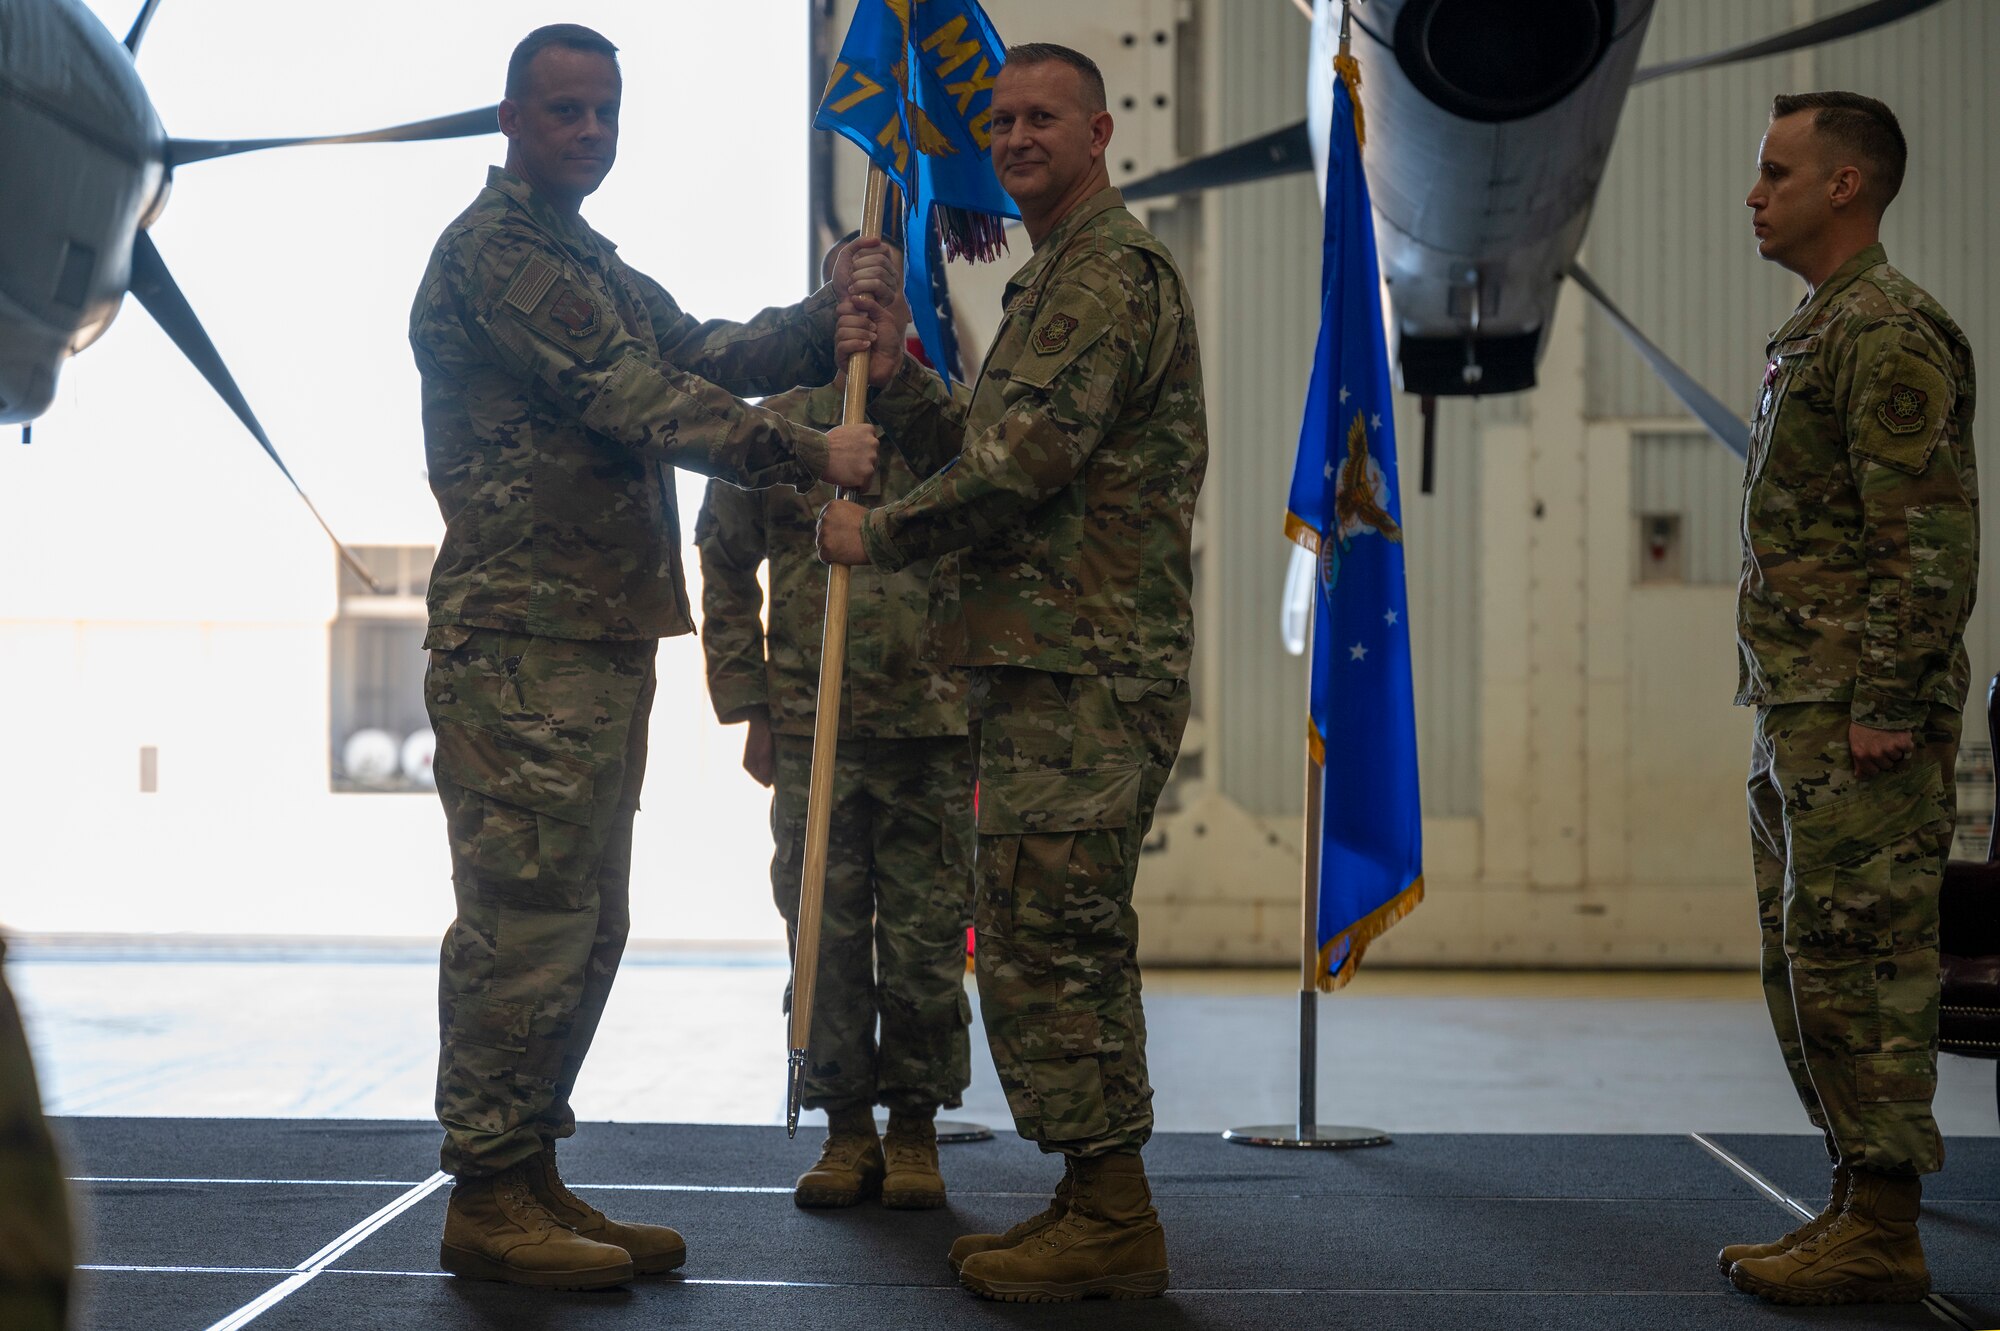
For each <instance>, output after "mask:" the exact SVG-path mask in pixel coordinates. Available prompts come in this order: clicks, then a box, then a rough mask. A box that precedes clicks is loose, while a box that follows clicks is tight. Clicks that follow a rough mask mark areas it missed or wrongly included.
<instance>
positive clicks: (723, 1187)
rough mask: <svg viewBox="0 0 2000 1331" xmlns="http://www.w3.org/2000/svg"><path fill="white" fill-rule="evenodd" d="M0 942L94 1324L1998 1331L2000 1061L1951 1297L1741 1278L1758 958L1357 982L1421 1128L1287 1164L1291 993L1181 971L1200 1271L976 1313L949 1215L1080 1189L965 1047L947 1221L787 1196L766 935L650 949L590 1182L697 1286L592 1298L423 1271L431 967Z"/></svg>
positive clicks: (1940, 1238)
mask: <svg viewBox="0 0 2000 1331" xmlns="http://www.w3.org/2000/svg"><path fill="white" fill-rule="evenodd" d="M9 963H10V964H9V974H10V979H11V982H12V983H13V985H14V987H15V990H16V993H17V994H18V996H19V997H20V1000H21V1002H22V1006H23V1008H24V1011H25V1015H26V1017H27V1019H28V1021H29V1023H30V1032H31V1038H32V1039H33V1041H34V1044H35V1047H36V1053H37V1057H38V1060H39V1064H40V1067H41V1071H42V1077H43V1089H44V1097H45V1099H46V1101H47V1104H48V1107H49V1109H50V1111H51V1113H52V1115H54V1116H55V1117H56V1122H57V1129H58V1131H59V1133H60V1134H61V1136H62V1138H63V1140H64V1142H65V1144H66V1146H67V1149H68V1161H67V1163H68V1166H69V1172H70V1173H71V1174H72V1175H73V1176H74V1177H75V1178H76V1180H77V1182H76V1184H75V1187H76V1190H77V1194H78V1202H79V1210H80V1212H81V1215H82V1220H81V1224H80V1228H81V1229H82V1231H83V1240H82V1252H81V1256H80V1261H81V1263H82V1264H83V1266H84V1268H85V1270H84V1273H83V1277H82V1280H83V1285H82V1295H81V1307H80V1309H79V1315H78V1317H77V1319H76V1325H77V1326H79V1327H89V1328H93V1331H96V1329H99V1328H102V1329H104V1331H113V1329H116V1328H127V1327H130V1328H140V1327H144V1328H148V1331H151V1329H152V1328H157V1327H180V1326H186V1327H189V1328H192V1329H194V1331H201V1329H202V1328H208V1329H209V1331H221V1328H237V1327H245V1326H255V1327H257V1328H259V1331H265V1329H266V1328H273V1329H274V1328H282V1327H336V1326H337V1327H341V1328H344V1329H345V1328H357V1327H362V1328H366V1327H384V1328H388V1327H397V1328H402V1327H409V1326H418V1325H427V1326H432V1327H437V1328H456V1327H501V1326H509V1327H511V1326H523V1327H542V1326H555V1325H558V1324H560V1325H562V1326H564V1327H577V1328H590V1327H596V1326H605V1327H617V1326H628V1325H633V1326H636V1325H645V1326H649V1327H650V1326H660V1325H670V1326H724V1325H731V1326H739V1327H761V1326H779V1325H811V1326H813V1327H814V1328H816V1331H837V1329H838V1328H847V1327H855V1328H860V1327H867V1328H871V1331H872V1329H875V1328H882V1327H899V1326H914V1325H918V1324H921V1323H927V1322H932V1321H935V1320H936V1319H938V1318H951V1319H954V1320H956V1321H959V1322H961V1323H964V1324H968V1325H982V1326H983V1325H989V1324H990V1325H994V1326H1003V1325H1004V1326H1013V1325H1018V1324H1020V1323H1021V1322H1022V1321H1023V1320H1025V1319H1027V1318H1028V1317H1030V1316H1032V1317H1033V1319H1034V1320H1035V1321H1036V1322H1038V1323H1043V1324H1048V1325H1057V1326H1083V1325H1088V1326H1092V1327H1113V1328H1115V1327H1126V1326H1130V1327H1149V1328H1150V1327H1186V1328H1217V1329H1225V1328H1239V1327H1242V1328H1249V1327H1276V1326H1284V1327H1302V1328H1313V1327H1350V1326H1351V1327H1383V1328H1397V1327H1433V1326H1440V1325H1477V1326H1482V1327H1524V1328H1525V1327H1534V1328H1537V1329H1538V1331H1547V1329H1548V1328H1560V1327H1591V1328H1600V1327H1635V1328H1636V1327H1645V1328H1680V1327H1688V1328H1694V1327H1739V1326H1741V1327H1761V1326H1773V1327H1776V1326H1814V1327H1819V1326H1841V1327H1847V1326H1854V1327H1864V1326H1866V1327H1875V1326H1881V1327H1924V1326H1940V1325H1942V1326H1957V1327H1964V1328H1975V1327H1992V1326H2000V1118H1996V1113H1995V1105H1994V1090H1993V1077H1992V1066H1991V1065H1990V1064H1987V1063H1980V1062H1974V1061H1971V1060H1965V1059H1959V1058H1954V1057H1950V1056H1947V1057H1945V1058H1944V1059H1943V1060H1942V1068H1941V1086H1940V1092H1939V1098H1938V1117H1939V1121H1940V1123H1941V1125H1942V1126H1943V1128H1944V1130H1945V1133H1946V1135H1947V1138H1948V1143H1949V1144H1948V1153H1947V1166H1946V1169H1945V1172H1944V1173H1943V1174H1942V1175H1939V1176H1938V1177H1937V1178H1936V1179H1934V1180H1932V1186H1931V1187H1930V1188H1929V1189H1928V1191H1927V1195H1926V1215H1927V1223H1926V1227H1925V1239H1926V1243H1927V1247H1928V1250H1929V1253H1930V1259H1931V1265H1932V1270H1933V1275H1934V1278H1935V1281H1936V1288H1937V1289H1938V1291H1939V1295H1938V1296H1937V1297H1934V1299H1933V1300H1932V1302H1931V1303H1930V1304H1927V1305H1915V1306H1911V1307H1905V1308H1893V1309H1884V1308H1877V1309H1845V1310H1840V1309H1836V1310H1781V1309H1774V1308H1770V1307H1767V1306H1764V1305H1761V1304H1757V1303H1755V1302H1753V1301H1751V1300H1749V1299H1746V1298H1744V1297H1743V1296H1741V1295H1737V1294H1735V1293H1734V1292H1733V1291H1732V1290H1730V1289H1729V1288H1728V1286H1727V1285H1726V1284H1725V1283H1724V1282H1723V1281H1721V1280H1720V1279H1719V1278H1718V1277H1717V1275H1716V1273H1715V1268H1714V1263H1713V1254H1714V1250H1715V1248H1716V1247H1718V1246H1719V1245H1720V1244H1722V1243H1724V1242H1729V1241H1735V1240H1739V1239H1743V1238H1745V1237H1768V1236H1770V1235H1775V1234H1776V1233H1778V1232H1780V1231H1781V1230H1784V1229H1787V1228H1789V1227H1790V1226H1791V1225H1792V1223H1794V1221H1795V1218H1796V1209H1797V1207H1799V1206H1805V1207H1807V1208H1808V1209H1812V1208H1816V1207H1817V1205H1818V1203H1819V1201H1820V1200H1821V1199H1822V1197H1823V1195H1824V1190H1825V1189H1824V1167H1823V1160H1822V1158H1821V1154H1820V1151H1819V1148H1818V1146H1817V1143H1816V1142H1815V1141H1814V1139H1812V1138H1811V1137H1808V1136H1805V1135H1803V1134H1802V1133H1800V1131H1799V1129H1800V1128H1801V1127H1802V1126H1803V1124H1802V1121H1801V1119H1800V1115H1799V1111H1798V1109H1797V1107H1796V1102H1795V1101H1794V1100H1793V1098H1792V1094H1791V1091H1790V1087H1789V1084H1788V1083H1787V1082H1786V1080H1785V1077H1784V1074H1783V1071H1782V1069H1781V1068H1780V1067H1779V1066H1778V1061H1777V1054H1776V1049H1775V1047H1774V1046H1773V1044H1772V1042H1771V1038H1770V1034H1769V1031H1768V1028H1767V1027H1766V1025H1765V1017H1764V1013H1763V1007H1762V1001H1761V998H1760V997H1759V994H1758V991H1757V987H1756V982H1755V979H1754V977H1752V976H1749V975H1744V974H1701V973H1679V974H1662V973H1611V974H1605V973H1523V972H1512V973H1478V974H1474V973H1450V972H1411V971H1390V970H1375V971H1372V972H1364V973H1363V975H1362V976H1361V977H1360V979H1359V980H1358V981H1357V982H1356V983H1355V984H1354V985H1353V986H1352V987H1350V988H1349V989H1348V990H1346V991H1344V992H1343V993H1342V994H1340V995H1337V996H1335V997H1332V998H1329V999H1325V1000H1322V1005H1321V1030H1322V1035H1321V1048H1320V1074H1319V1076H1320V1088H1321V1089H1320V1107H1321V1114H1320V1117H1321V1119H1322V1121H1330V1122H1342V1123H1355V1124H1365V1125H1368V1126H1372V1127H1378V1128H1382V1129H1385V1130H1387V1131H1388V1132H1390V1133H1391V1134H1393V1135H1394V1137H1395V1141H1394V1144H1393V1145H1391V1146H1389V1147H1386V1148H1383V1149H1377V1150H1365V1151H1349V1152H1298V1151H1275V1150H1263V1149H1258V1148H1254V1147H1244V1146H1239V1145H1233V1144H1229V1143H1225V1142H1223V1141H1222V1140H1221V1139H1220V1137H1219V1136H1218V1135H1217V1134H1218V1132H1219V1130H1220V1129H1222V1128H1225V1127H1229V1126H1232V1125H1238V1124H1244V1123H1267V1122H1276V1121H1282V1120H1284V1119H1286V1118H1288V1117H1289V1116H1290V1115H1291V1113H1292V1111H1293V1108H1294V1105H1295V1080H1294V1079H1295V1075H1296V1060H1297V1049H1296V1032H1297V1025H1296V1002H1297V1000H1296V996H1295V985H1296V979H1295V978H1294V977H1292V976H1289V975H1286V974H1283V973H1277V972H1261V971H1258V972H1251V971H1168V970H1162V971H1157V972H1154V973H1152V974H1150V975H1149V976H1148V990H1147V998H1148V1017H1149V1026H1150V1028H1151V1039H1150V1045H1151V1050H1152V1066H1153V1077H1154V1082H1155V1088H1156V1102H1155V1108H1156V1112H1157V1114H1158V1119H1159V1129H1160V1133H1161V1135H1160V1137H1159V1138H1158V1139H1156V1141H1155V1144H1154V1146H1153V1147H1152V1148H1151V1149H1150V1151H1149V1157H1148V1162H1149V1167H1150V1171H1151V1173H1152V1177H1153V1181H1154V1187H1155V1192H1156V1196H1157V1199H1158V1205H1159V1207H1160V1211H1161V1215H1162V1218H1163V1220H1164V1221H1165V1222H1166V1224H1167V1226H1168V1234H1169V1242H1170V1245H1171V1248H1172V1260H1173V1278H1174V1286H1173V1289H1172V1290H1171V1291H1170V1293H1169V1297H1168V1298H1167V1299H1166V1300H1165V1301H1163V1302H1146V1303H1133V1304H1102V1303H1091V1304H1084V1305H1077V1306H1073V1307H1069V1308H1036V1309H1022V1308H1008V1307H1005V1306H1002V1305H988V1304H983V1303H980V1302H978V1301H977V1300H975V1299H973V1298H972V1296H970V1295H968V1294H965V1293H964V1292H963V1291H962V1290H960V1289H959V1288H958V1287H957V1285H956V1284H955V1282H954V1281H953V1280H952V1278H951V1275H950V1272H949V1270H948V1269H947V1268H946V1266H945V1264H944V1261H943V1255H944V1251H945V1248H946V1247H947V1246H948V1245H949V1243H950V1241H951V1239H952V1238H954V1237H955V1236H956V1235H957V1234H959V1233H963V1232H969V1231H972V1230H976V1229H982V1228H992V1227H996V1226H1004V1225H1005V1224H1007V1223H1009V1222H1011V1221H1012V1220H1013V1219H1016V1218H1018V1216H1019V1214H1025V1213H1026V1212H1028V1211H1031V1210H1033V1209H1035V1208H1036V1207H1038V1206H1039V1205H1040V1204H1041V1200H1042V1199H1043V1198H1044V1197H1045V1196H1046V1194H1047V1191H1048V1189H1049V1187H1050V1186H1051V1185H1052V1183H1053V1182H1054V1178H1055V1172H1056V1171H1055V1170H1054V1169H1053V1168H1052V1167H1051V1165H1050V1164H1049V1162H1047V1161H1046V1160H1045V1159H1043V1158H1042V1157H1041V1156H1039V1155H1038V1154H1037V1152H1036V1151H1035V1150H1034V1149H1033V1148H1032V1147H1030V1146H1028V1145H1027V1144H1026V1143H1023V1142H1021V1141H1020V1140H1019V1139H1017V1138H1015V1137H1014V1136H1013V1134H1012V1131H1011V1129H1010V1127H1009V1126H1008V1122H1009V1121H1008V1118H1007V1113H1006V1109H1005V1103H1004V1100H1003V1098H1002V1096H1001V1094H1000V1090H999V1087H998V1085H997V1083H996V1081H995V1079H994V1075H993V1070H992V1065H991V1062H990V1060H989V1059H988V1058H987V1057H986V1056H985V1054H984V1051H983V1048H982V1047H981V1044H980V1042H979V1041H977V1040H975V1042H974V1048H975V1051H976V1052H975V1059H974V1065H975V1072H974V1081H973V1086H972V1088H971V1090H970V1091H969V1092H968V1094H967V1097H966V1104H965V1106H964V1108H963V1109H962V1110H959V1111H956V1112H954V1113H951V1114H948V1115H947V1117H948V1118H953V1119H957V1120H961V1121H964V1120H972V1121H978V1122H982V1123H986V1124H989V1125H992V1126H994V1127H995V1128H996V1129H997V1131H996V1134H995V1138H994V1139H993V1140H991V1141H988V1142H979V1143H971V1144H966V1145H962V1146H953V1147H951V1148H950V1149H949V1150H948V1151H947V1152H946V1154H945V1158H944V1165H945V1172H946V1176H947V1181H948V1183H949V1184H950V1185H951V1188H952V1201H951V1205H950V1207H949V1208H948V1209H947V1210H945V1211H941V1212H933V1213H918V1214H908V1213H894V1212H887V1211H883V1210H881V1209H879V1208H877V1207H873V1206H867V1207H863V1208H859V1209H857V1210H855V1211H851V1212H831V1213H828V1212H805V1211H800V1210H797V1209H796V1208H794V1207H793V1206H792V1204H791V1200H790V1196H789V1193H790V1182H791V1179H792V1178H793V1176H794V1175H795V1174H796V1173H797V1172H798V1171H799V1170H801V1169H803V1168H804V1166H805V1165H806V1164H807V1163H808V1162H809V1161H810V1160H811V1158H812V1155H813V1153H814V1150H815V1148H816V1146H817V1142H818V1138H819V1135H820V1133H819V1129H818V1127H817V1125H812V1124H809V1125H802V1126H801V1129H800V1132H799V1136H798V1138H797V1140H795V1141H787V1139H786V1138H785V1135H784V1133H783V1131H782V1130H781V1125H782V1122H783V1093H784V1048H783V1045H784V1034H783V1027H782V1024H781V1022H780V1018H779V1016H778V1010H779V997H780V995H781V994H782V991H783V987H784V981H785V974H786V972H785V968H784V965H783V959H782V958H781V957H779V956H776V955H774V954H770V953H724V952H710V953H696V952H689V951H686V950H684V949H673V950H645V949H641V950H638V951H635V953H634V954H633V955H632V956H631V957H630V958H629V959H628V961H627V964H626V967H625V969H624V971H623V972H622V973H621V976H620V979H619V989H618V992H617V993H616V994H615V995H614V998H613V1001H612V1005H611V1009H610V1011H609V1013H608V1014H607V1018H606V1023H605V1026H604V1029H603V1031H602V1032H601V1034H600V1036H599V1041H598V1045H597V1047H596V1049H595V1051H594V1052H593V1055H592V1059H591V1063H590V1065H589V1066H588V1067H587V1068H586V1070H585V1073H584V1078H583V1082H582V1084H581V1085H580V1086H579V1087H578V1091H577V1103H578V1108H579V1111H580V1112H581V1113H583V1114H584V1115H585V1116H586V1118H587V1119H589V1120H591V1121H588V1122H586V1123H585V1124H584V1125H583V1127H582V1128H581V1130H580V1131H579V1134H578V1137H577V1139H576V1140H575V1141H574V1142H571V1143H568V1144H566V1146H565V1147H564V1158H565V1162H566V1173H568V1174H569V1176H570V1177H571V1179H572V1181H573V1182H575V1183H576V1184H578V1186H579V1190H580V1191H583V1192H585V1194H586V1195H587V1196H589V1197H591V1199H592V1200H594V1201H596V1202H597V1203H598V1204H599V1205H602V1206H605V1207H607V1208H610V1209H614V1210H619V1211H622V1212H625V1213H628V1214H630V1215H632V1216H633V1217H634V1218H639V1219H649V1220H658V1221H663V1222H666V1223H671V1224H674V1225H675V1226H677V1227H679V1228H680V1229H681V1230H682V1231H683V1232H684V1233H686V1234H687V1235H688V1237H689V1245H690V1251H691V1256H690V1260H689V1263H688V1266H687V1267H686V1269H685V1273H684V1276H683V1278H680V1279H676V1280H667V1281H659V1280H655V1281H641V1282H639V1283H637V1284H635V1285H633V1286H632V1287H631V1288H629V1289H628V1290H625V1291H622V1292H618V1293H613V1294H598V1295H584V1294H560V1295H558V1294H538V1293H529V1292H524V1291H516V1290H512V1289H507V1288H502V1287H499V1286H491V1285H478V1284H474V1283H472V1282H465V1281H456V1280H452V1279H450V1278H448V1277H446V1276H444V1275H443V1274H442V1273H441V1272H439V1271H438V1270H437V1266H436V1240H437V1233H438V1229H439V1226H440V1224H441V1218H442V1213H443V1206H444V1197H445V1189H446V1187H447V1186H448V1182H447V1180H445V1179H444V1178H443V1177H442V1176H440V1175H437V1174H435V1172H434V1171H435V1169H436V1130H435V1128H434V1127H433V1126H432V1125H430V1124H429V1123H428V1122H427V1121H426V1120H427V1119H428V1115H429V1111H430V1077H431V1072H432V1068H433V1066H434V1062H433V1060H434V1057H435V1049H434V1044H433V1043H432V1042H433V1041H434V1039H435V1035H434V1030H435V1027H434V1020H435V1018H434V1015H433V1014H434V1013H435V1010H436V1009H435V1003H434V988H433V986H434V982H435V964H436V963H435V959H434V956H433V955H432V954H431V953H430V951H429V950H428V949H427V948H420V947H415V946H410V947H399V946H381V945H370V946H366V947H360V946H357V947H352V948H337V947H328V946H325V945H315V946H312V947H310V948H306V947H300V948H284V947H266V948H261V949H254V950H245V949H244V948H242V947H241V946H230V947H221V946H217V947H212V948H211V947H204V946H201V945H199V944H186V943H181V944H173V945H163V944H160V943H157V942H151V943H147V944H144V945H138V944H121V943H116V942H98V943H90V944H78V943H74V942H66V943H61V944H58V943H55V942H43V943H40V944H38V943H37V942H36V940H33V939H21V940H18V941H17V942H16V943H15V945H14V947H13V949H12V952H11V954H10V957H9ZM1766 1231H1769V1234H1766Z"/></svg>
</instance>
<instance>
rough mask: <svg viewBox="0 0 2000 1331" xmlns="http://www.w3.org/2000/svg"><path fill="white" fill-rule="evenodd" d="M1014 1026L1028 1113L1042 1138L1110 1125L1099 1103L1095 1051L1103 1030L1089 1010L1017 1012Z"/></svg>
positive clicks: (1072, 1137) (1075, 1135)
mask: <svg viewBox="0 0 2000 1331" xmlns="http://www.w3.org/2000/svg"><path fill="white" fill-rule="evenodd" d="M1017 1029H1018V1030H1019V1032H1020V1038H1021V1060H1022V1067H1023V1072H1024V1075H1025V1076H1026V1077H1027V1081H1028V1089H1029V1090H1030V1091H1031V1092H1032V1093H1033V1095H1034V1097H1035V1103H1034V1106H1033V1112H1034V1116H1035V1117H1036V1118H1037V1119H1038V1120H1039V1121H1040V1123H1041V1132H1040V1133H1039V1134H1038V1135H1039V1137H1040V1139H1041V1140H1044V1141H1077V1140H1081V1139H1084V1138H1089V1137H1095V1136H1098V1135H1100V1134H1101V1133H1103V1132H1104V1131H1105V1130H1106V1129H1107V1128H1109V1127H1110V1126H1111V1119H1110V1116H1109V1114H1108V1113H1107V1112H1106V1110H1105V1107H1104V1074H1103V1071H1102V1068H1101V1066H1100V1064H1099V1060H1098V1055H1099V1054H1101V1053H1102V1052H1103V1049H1102V1044H1103V1035H1102V1031H1101V1028H1100V1025H1099V1022H1098V1019H1097V1014H1096V1013H1095V1012H1046V1013H1039V1014H1036V1015H1033V1016H1028V1017H1022V1018H1021V1019H1020V1021H1019V1025H1018V1027H1017Z"/></svg>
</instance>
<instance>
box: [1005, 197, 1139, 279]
mask: <svg viewBox="0 0 2000 1331" xmlns="http://www.w3.org/2000/svg"><path fill="white" fill-rule="evenodd" d="M1124 206H1125V196H1124V195H1123V194H1120V193H1119V192H1118V189H1117V187H1116V186H1112V185H1107V186H1106V187H1105V188H1103V189H1101V190H1099V191H1097V193H1095V194H1093V195H1091V196H1090V197H1089V198H1087V199H1085V200H1084V201H1083V202H1082V203H1079V204H1078V205H1077V206H1076V207H1074V208H1072V209H1070V210H1069V212H1068V213H1067V214H1065V215H1064V217H1063V220H1062V221H1060V222H1058V223H1056V226H1055V230H1053V231H1051V232H1049V234H1048V235H1046V236H1043V237H1042V239H1041V242H1040V243H1039V244H1037V245H1036V246H1035V253H1034V257H1033V258H1031V259H1029V260H1028V262H1027V263H1025V264H1023V265H1021V270H1020V271H1019V272H1017V273H1015V274H1014V276H1013V277H1011V278H1009V279H1008V280H1007V286H1008V289H1009V290H1013V289H1016V288H1020V287H1031V286H1033V285H1035V283H1037V282H1039V281H1040V280H1041V277H1042V274H1043V273H1044V272H1046V271H1047V270H1048V268H1049V265H1050V264H1052V263H1054V262H1055V260H1056V256H1057V255H1058V254H1061V253H1062V252H1063V250H1064V249H1065V248H1066V247H1067V246H1068V245H1069V242H1070V241H1071V240H1073V239H1075V237H1076V235H1077V233H1078V232H1080V231H1082V230H1083V229H1084V228H1085V227H1087V226H1089V225H1090V224H1091V222H1092V221H1094V220H1095V219H1096V218H1098V217H1100V216H1101V215H1103V214H1104V213H1107V212H1110V211H1111V210H1112V209H1113V208H1123V207H1124Z"/></svg>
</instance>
